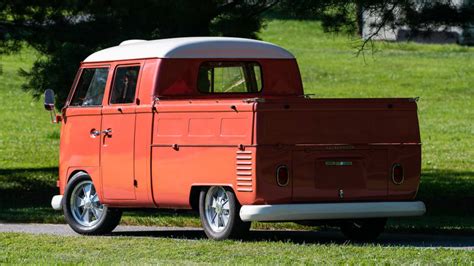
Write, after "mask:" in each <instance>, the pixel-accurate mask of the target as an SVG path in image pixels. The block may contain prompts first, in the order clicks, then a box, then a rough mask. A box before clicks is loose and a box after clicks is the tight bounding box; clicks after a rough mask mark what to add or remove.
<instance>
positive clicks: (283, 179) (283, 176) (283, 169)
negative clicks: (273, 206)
mask: <svg viewBox="0 0 474 266" xmlns="http://www.w3.org/2000/svg"><path fill="white" fill-rule="evenodd" d="M276 180H277V184H278V185H279V186H280V187H284V186H287V185H288V183H289V182H290V172H289V171H288V167H287V166H286V165H280V166H278V167H277V170H276Z"/></svg>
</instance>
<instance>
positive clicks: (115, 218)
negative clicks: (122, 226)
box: [62, 172, 122, 235]
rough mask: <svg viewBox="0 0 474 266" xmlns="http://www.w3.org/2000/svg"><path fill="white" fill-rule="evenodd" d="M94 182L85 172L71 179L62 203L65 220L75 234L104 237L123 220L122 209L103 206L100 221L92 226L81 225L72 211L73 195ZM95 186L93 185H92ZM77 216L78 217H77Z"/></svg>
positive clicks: (96, 221)
mask: <svg viewBox="0 0 474 266" xmlns="http://www.w3.org/2000/svg"><path fill="white" fill-rule="evenodd" d="M87 182H92V179H91V178H90V176H89V175H88V174H86V173H84V172H79V173H77V174H75V175H74V176H73V177H71V179H70V181H69V183H68V184H67V187H66V191H65V192H64V197H63V201H62V206H63V211H64V218H65V219H66V222H67V223H68V224H69V226H70V227H71V228H72V230H74V231H75V232H77V233H79V234H82V235H102V234H108V233H110V232H112V231H113V230H114V229H115V227H117V225H118V224H119V223H120V219H121V218H122V211H121V210H120V209H112V208H108V207H107V206H105V205H102V206H103V212H102V215H101V217H100V218H99V219H96V220H95V221H94V224H93V225H91V226H86V225H83V224H81V223H80V221H79V220H78V219H77V218H76V217H75V215H74V214H73V210H72V204H73V201H72V200H71V197H72V193H73V191H74V190H75V188H76V187H77V186H78V185H81V184H84V183H87ZM92 186H93V184H92ZM99 204H100V202H99ZM76 216H77V215H76Z"/></svg>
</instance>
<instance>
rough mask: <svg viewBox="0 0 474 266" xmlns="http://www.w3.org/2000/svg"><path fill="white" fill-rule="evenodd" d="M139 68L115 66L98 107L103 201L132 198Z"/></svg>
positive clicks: (133, 197) (134, 66) (133, 193)
mask: <svg viewBox="0 0 474 266" xmlns="http://www.w3.org/2000/svg"><path fill="white" fill-rule="evenodd" d="M139 73H140V65H118V66H116V67H115V70H114V74H113V81H112V85H111V87H110V91H109V94H108V96H109V97H108V102H107V103H106V104H104V106H103V108H102V135H101V158H100V161H101V175H102V184H103V193H104V198H105V199H106V200H134V199H135V184H136V183H135V176H134V174H135V171H134V150H135V149H134V146H135V120H136V113H135V111H136V110H135V109H136V102H135V98H136V95H137V91H138V81H139Z"/></svg>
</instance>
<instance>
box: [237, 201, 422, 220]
mask: <svg viewBox="0 0 474 266" xmlns="http://www.w3.org/2000/svg"><path fill="white" fill-rule="evenodd" d="M425 212H426V207H425V204H424V203H423V202H421V201H407V202H406V201H398V202H350V203H305V204H277V205H244V206H242V208H241V209H240V218H241V219H242V220H243V221H302V220H328V219H357V218H377V217H403V216H420V215H423V214H424V213H425Z"/></svg>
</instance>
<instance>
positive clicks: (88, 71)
mask: <svg viewBox="0 0 474 266" xmlns="http://www.w3.org/2000/svg"><path fill="white" fill-rule="evenodd" d="M108 74H109V68H108V67H99V68H84V69H83V70H82V72H81V77H80V78H79V81H78V82H77V86H76V90H75V91H74V95H73V96H72V100H71V102H70V104H69V106H74V107H87V106H102V99H103V98H104V91H105V85H106V83H107V77H108Z"/></svg>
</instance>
